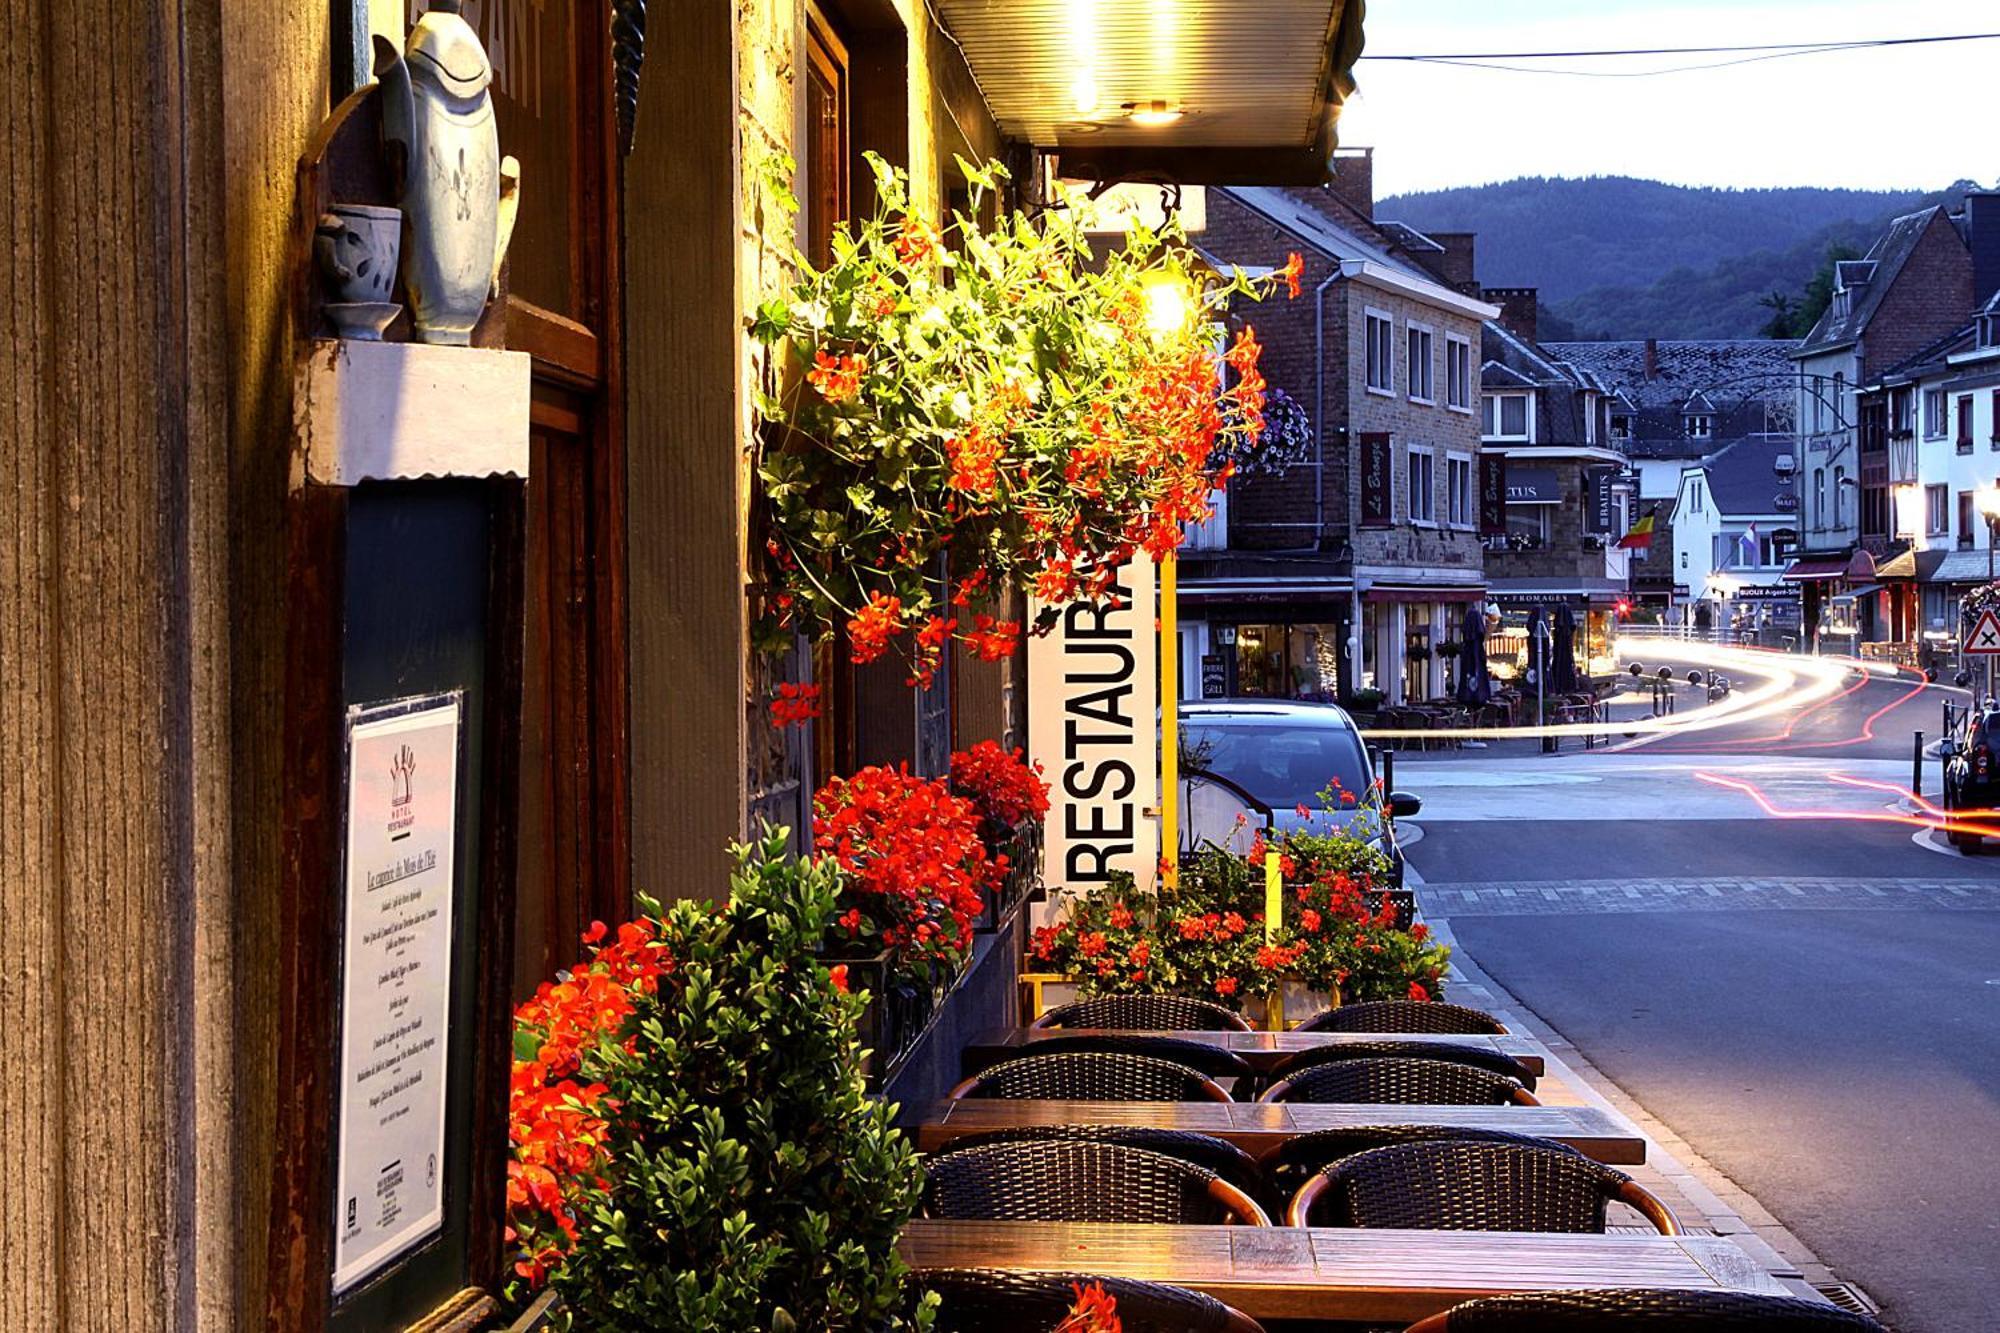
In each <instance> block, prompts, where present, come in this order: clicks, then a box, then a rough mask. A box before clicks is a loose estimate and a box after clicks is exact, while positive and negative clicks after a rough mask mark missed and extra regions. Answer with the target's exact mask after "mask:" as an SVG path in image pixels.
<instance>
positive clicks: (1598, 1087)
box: [1416, 884, 1879, 1318]
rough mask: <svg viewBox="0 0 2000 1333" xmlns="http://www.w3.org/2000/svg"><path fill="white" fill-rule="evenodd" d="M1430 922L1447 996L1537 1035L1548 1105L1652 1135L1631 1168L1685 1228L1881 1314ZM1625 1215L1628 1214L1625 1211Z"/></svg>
mask: <svg viewBox="0 0 2000 1333" xmlns="http://www.w3.org/2000/svg"><path fill="white" fill-rule="evenodd" d="M1416 889H1417V901H1418V904H1419V907H1420V908H1421V906H1422V905H1423V902H1424V888H1423V885H1422V884H1418V885H1417V886H1416ZM1424 920H1425V922H1426V924H1428V925H1429V926H1430V928H1431V932H1432V934H1433V936H1435V937H1436V938H1437V939H1438V940H1440V941H1441V942H1443V943H1445V944H1449V945H1450V946H1451V948H1452V963H1451V971H1450V981H1449V983H1448V985H1447V987H1446V991H1445V997H1446V998H1447V999H1449V1000H1451V1001H1453V1002H1454V1003H1458V1004H1466V1005H1470V1006H1472V1007H1473V1008H1476V1009H1484V1010H1486V1011H1487V1012H1489V1013H1491V1014H1493V1015H1494V1016H1495V1017H1497V1018H1498V1019H1499V1020H1500V1021H1501V1022H1503V1023H1505V1024H1506V1025H1507V1026H1508V1027H1509V1028H1510V1029H1512V1030H1513V1031H1515V1032H1522V1033H1526V1034H1528V1035H1530V1036H1532V1037H1534V1038H1535V1039H1536V1040H1537V1041H1539V1042H1541V1043H1542V1045H1543V1046H1545V1047H1546V1048H1547V1049H1548V1052H1549V1056H1548V1062H1547V1064H1548V1072H1547V1074H1546V1075H1545V1076H1544V1077H1543V1078H1542V1079H1541V1080H1540V1083H1539V1086H1538V1088H1537V1092H1536V1095H1537V1096H1539V1097H1540V1098H1541V1099H1542V1100H1543V1101H1544V1102H1547V1103H1549V1104H1551V1105H1571V1106H1574V1105H1584V1106H1597V1107H1601V1108H1603V1109H1606V1110H1609V1111H1611V1112H1613V1113H1615V1114H1617V1115H1620V1116H1623V1117H1624V1118H1625V1119H1626V1120H1629V1121H1630V1122H1631V1123H1632V1124H1633V1125H1634V1126H1636V1127H1637V1128H1638V1130H1639V1131H1640V1133H1642V1134H1644V1135H1645V1137H1646V1165H1644V1166H1635V1167H1629V1168H1626V1170H1627V1171H1628V1173H1629V1174H1630V1175H1631V1176H1632V1178H1633V1179H1635V1180H1637V1181H1638V1182H1639V1183H1640V1184H1641V1185H1644V1186H1645V1187H1646V1188H1647V1189H1649V1190H1651V1191H1653V1193H1655V1194H1657V1195H1659V1196H1660V1198H1661V1199H1663V1200H1665V1201H1666V1203H1667V1204H1668V1206H1669V1207H1671V1208H1672V1209H1673V1210H1674V1213H1675V1215H1676V1216H1678V1217H1679V1218H1680V1220H1681V1225H1682V1226H1683V1227H1684V1228H1686V1229H1687V1230H1689V1231H1692V1232H1710V1233H1713V1234H1716V1235H1721V1236H1728V1237H1730V1238H1731V1239H1732V1240H1734V1241H1735V1242H1736V1244H1737V1245H1738V1246H1739V1247H1741V1248H1742V1249H1743V1250H1744V1251H1745V1252H1747V1253H1748V1254H1749V1255H1750V1257H1751V1258H1752V1259H1753V1260H1755V1261H1756V1262H1757V1263H1758V1264H1759V1265H1760V1266H1761V1267H1763V1268H1764V1270H1765V1271H1766V1272H1768V1273H1770V1274H1771V1275H1772V1276H1773V1277H1775V1278H1777V1279H1778V1280H1779V1281H1780V1282H1782V1283H1784V1284H1785V1285H1786V1286H1787V1287H1790V1288H1792V1289H1793V1290H1794V1291H1796V1292H1797V1293H1798V1294H1799V1295H1801V1296H1807V1297H1815V1298H1820V1299H1828V1300H1832V1301H1833V1302H1834V1304H1836V1305H1841V1306H1845V1307H1846V1308H1849V1309H1859V1310H1862V1311H1864V1312H1865V1313H1868V1314H1870V1315H1876V1310H1875V1305H1874V1302H1873V1301H1871V1300H1869V1299H1868V1297H1867V1296H1866V1294H1865V1293H1862V1292H1861V1291H1860V1290H1859V1289H1858V1288H1855V1287H1852V1286H1849V1285H1847V1284H1845V1283H1843V1282H1841V1280H1840V1279H1839V1278H1838V1277H1836V1276H1835V1275H1834V1273H1833V1271H1832V1270H1831V1269H1829V1268H1827V1266H1826V1265H1825V1264H1823V1263H1821V1262H1820V1261H1819V1260H1818V1259H1817V1258H1816V1257H1815V1256H1814V1255H1813V1253H1812V1252H1811V1251H1810V1250H1808V1249H1807V1248H1806V1246H1805V1244H1804V1242H1802V1241H1801V1240H1799V1238H1798V1237H1797V1236H1794V1235H1793V1234H1792V1233H1791V1232H1790V1231H1788V1230H1787V1229H1786V1228H1785V1226H1784V1224H1782V1223H1781V1222H1779V1221H1778V1220H1777V1219H1776V1218H1775V1217H1773V1216H1771V1214H1770V1213H1769V1212H1768V1211H1766V1210H1765V1208H1764V1207H1763V1206H1762V1205H1761V1204H1759V1203H1758V1202H1757V1201H1756V1200H1755V1199H1753V1198H1751V1197H1750V1195H1748V1194H1746V1193H1744V1191H1743V1190H1742V1189H1740V1188H1739V1187H1738V1186H1737V1185H1736V1183H1735V1182H1734V1181H1732V1180H1730V1179H1729V1178H1728V1177H1727V1176H1725V1175H1723V1174H1722V1173H1721V1172H1720V1171H1718V1170H1716V1169H1715V1167H1714V1166H1712V1165H1711V1164H1709V1163H1708V1162H1707V1161H1705V1160H1704V1159H1703V1158H1702V1157H1701V1156H1700V1154H1698V1153H1696V1152H1695V1151H1694V1149H1693V1148H1691V1147H1689V1146H1688V1144H1687V1143H1686V1142H1685V1141H1683V1140H1682V1139H1681V1138H1680V1137H1679V1136H1678V1135H1676V1134H1675V1133H1674V1132H1673V1131H1672V1130H1671V1129H1669V1128H1667V1127H1666V1126H1665V1125H1663V1124H1661V1123H1660V1122H1659V1121H1658V1120H1656V1119H1654V1118H1653V1117H1652V1116H1651V1115H1649V1114H1648V1113H1647V1112H1646V1109H1645V1108H1644V1107H1642V1106H1640V1105H1639V1104H1638V1103H1637V1102H1635V1101H1633V1100H1632V1099H1631V1098H1630V1097H1628V1096H1626V1095H1625V1093H1624V1092H1623V1091H1622V1090H1620V1089H1619V1088H1618V1087H1617V1086H1616V1085H1615V1084H1613V1083H1612V1082H1611V1081H1610V1080H1609V1079H1607V1078H1606V1077H1605V1076H1604V1075H1603V1074H1602V1073H1600V1072H1599V1071H1598V1070H1597V1069H1596V1068H1594V1067H1593V1066H1592V1065H1591V1063H1590V1062H1589V1060H1588V1059H1586V1058H1585V1057H1584V1055H1583V1053H1582V1052H1581V1051H1578V1050H1577V1049H1576V1048H1575V1047H1574V1046H1572V1045H1571V1044H1570V1043H1569V1042H1568V1041H1567V1040H1566V1039H1565V1038H1564V1037H1563V1035H1562V1034H1561V1033H1559V1032H1557V1031H1555V1030H1554V1029H1553V1028H1551V1027H1549V1026H1548V1025H1547V1024H1546V1023H1544V1022H1543V1021H1542V1020H1541V1018H1540V1017H1539V1016H1538V1015H1536V1014H1535V1013H1534V1011H1532V1010H1530V1009H1529V1008H1528V1007H1527V1006H1526V1005H1524V1004H1522V1003H1521V1001H1520V1000H1519V999H1517V998H1516V997H1515V996H1514V995H1512V994H1511V993H1509V992H1508V991H1507V990H1506V988H1505V987H1503V986H1501V985H1500V984H1499V983H1498V982H1497V981H1495V980H1494V979H1493V978H1492V977H1490V976H1488V975H1487V974H1486V973H1485V972H1483V971H1481V970H1480V968H1479V965H1478V963H1477V962H1475V961H1474V960H1473V959H1472V958H1470V957H1469V956H1468V955H1467V954H1466V953H1465V952H1464V949H1463V946H1462V945H1460V944H1459V942H1458V939H1457V937H1456V935H1454V933H1453V932H1452V928H1451V920H1450V918H1448V917H1433V916H1429V915H1426V916H1425V917H1424ZM1621 1212H1627V1213H1628V1215H1624V1216H1621V1215H1620V1214H1621ZM1627 1226H1632V1227H1634V1228H1635V1229H1638V1230H1650V1228H1648V1227H1646V1226H1645V1225H1644V1223H1643V1222H1642V1221H1641V1220H1640V1218H1639V1217H1638V1215H1637V1214H1636V1213H1629V1211H1628V1210H1622V1208H1621V1209H1617V1210H1614V1212H1613V1215H1612V1228H1613V1229H1614V1230H1622V1229H1624V1228H1625V1227H1627ZM1876 1317H1877V1318H1879V1315H1876Z"/></svg>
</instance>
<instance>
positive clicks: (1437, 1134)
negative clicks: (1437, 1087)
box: [1257, 1125, 1582, 1212]
mask: <svg viewBox="0 0 2000 1333" xmlns="http://www.w3.org/2000/svg"><path fill="white" fill-rule="evenodd" d="M1431 1139H1458V1140H1461V1141H1467V1142H1473V1143H1517V1144H1520V1145H1522V1146H1523V1147H1530V1148H1553V1149H1555V1150H1556V1151H1558V1152H1566V1153H1575V1152H1576V1149H1574V1148H1572V1147H1570V1146H1569V1145H1568V1144H1567V1143H1558V1142H1556V1141H1555V1140H1554V1139H1541V1138H1536V1137H1535V1136H1534V1135H1532V1134H1516V1133H1514V1132H1513V1131H1511V1130H1505V1129H1459V1128H1457V1127H1455V1126H1451V1125H1351V1126H1345V1127H1343V1128H1340V1129H1316V1130H1313V1131H1311V1132H1310V1133H1306V1134H1294V1135H1293V1136H1292V1137H1290V1138H1288V1139H1285V1140H1283V1141H1282V1142H1280V1143H1279V1144H1278V1146H1277V1147H1275V1148H1273V1149H1271V1150H1270V1151H1269V1152H1267V1153H1265V1154H1264V1156H1263V1157H1262V1158H1260V1159H1259V1160H1258V1162H1257V1169H1258V1170H1259V1171H1261V1172H1262V1173H1263V1177H1264V1184H1265V1191H1266V1194H1267V1196H1274V1197H1276V1198H1280V1199H1284V1200H1286V1201H1287V1202H1288V1203H1289V1200H1290V1199H1291V1198H1292V1196H1294V1195H1296V1194H1297V1193H1298V1192H1299V1188H1300V1187H1301V1186H1303V1185H1304V1184H1305V1183H1306V1182H1307V1181H1308V1180H1311V1179H1312V1178H1313V1177H1314V1176H1316V1175H1318V1174H1319V1173H1320V1171H1321V1170H1322V1169H1323V1168H1325V1167H1327V1166H1330V1165H1332V1164H1333V1163H1335V1162H1338V1161H1339V1160H1340V1159H1342V1158H1343V1157H1352V1156H1354V1155H1355V1154H1356V1153H1363V1152H1367V1151H1368V1150H1369V1149H1371V1148H1386V1147H1389V1146H1390V1145H1391V1144H1396V1143H1422V1142H1426V1141H1428V1140H1431ZM1577 1155H1578V1156H1582V1154H1581V1153H1578V1154H1577ZM1278 1211H1279V1212H1283V1211H1284V1207H1283V1206H1281V1207H1280V1208H1279V1210H1278Z"/></svg>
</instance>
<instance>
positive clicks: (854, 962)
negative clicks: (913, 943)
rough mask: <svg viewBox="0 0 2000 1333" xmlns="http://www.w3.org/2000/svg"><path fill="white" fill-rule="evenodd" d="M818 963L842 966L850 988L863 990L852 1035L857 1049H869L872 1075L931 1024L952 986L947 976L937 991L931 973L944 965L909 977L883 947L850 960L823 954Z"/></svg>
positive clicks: (928, 968) (868, 1064)
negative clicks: (864, 996) (863, 999)
mask: <svg viewBox="0 0 2000 1333" xmlns="http://www.w3.org/2000/svg"><path fill="white" fill-rule="evenodd" d="M823 961H824V962H825V963H826V965H827V966H828V967H834V966H844V967H846V969H847V987H848V989H849V990H852V991H867V992H868V1003H867V1005H866V1007H865V1008H864V1009H863V1010H862V1013H861V1026H860V1030H859V1032H858V1033H857V1034H856V1035H857V1036H858V1037H859V1038H860V1041H861V1045H862V1048H863V1049H864V1050H866V1051H868V1052H869V1055H868V1058H867V1061H866V1068H867V1071H868V1073H869V1075H870V1077H871V1078H872V1077H874V1076H875V1075H876V1074H878V1073H879V1072H880V1071H881V1070H883V1069H886V1068H888V1067H889V1065H891V1064H892V1063H894V1062H895V1061H896V1060H897V1059H898V1058H900V1057H901V1056H902V1054H903V1053H904V1052H905V1051H907V1050H909V1048H910V1047H911V1046H912V1045H913V1044H914V1043H915V1042H916V1040H917V1037H918V1036H919V1035H920V1034H921V1033H922V1032H923V1030H924V1025H925V1024H926V1023H928V1022H930V1017H931V1014H932V1013H933V1012H934V1011H935V1010H936V1008H937V1002H938V998H939V996H940V995H942V994H943V991H944V990H948V989H950V985H951V981H950V979H947V980H946V981H945V983H944V985H943V988H942V989H940V988H939V986H938V984H937V980H936V976H935V974H934V972H933V971H932V969H933V968H936V969H943V968H944V964H942V963H929V964H926V965H925V970H924V973H923V975H922V976H921V978H918V977H912V976H909V975H907V974H906V973H905V972H903V971H902V970H900V969H899V968H898V966H897V963H896V958H895V955H894V954H893V953H892V952H891V951H890V950H888V949H884V950H882V951H881V952H880V953H876V954H870V955H868V956H866V957H855V958H842V957H839V956H837V955H833V954H828V955H825V956H824V958H823Z"/></svg>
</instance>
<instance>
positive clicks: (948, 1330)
mask: <svg viewBox="0 0 2000 1333" xmlns="http://www.w3.org/2000/svg"><path fill="white" fill-rule="evenodd" d="M1093 1282H1094V1283H1099V1284H1102V1286H1103V1288H1104V1290H1105V1292H1106V1294H1108V1295H1109V1296H1110V1297H1111V1298H1112V1299H1113V1300H1114V1301H1116V1302H1117V1303H1118V1321H1119V1323H1120V1324H1121V1325H1122V1326H1123V1327H1124V1330H1125V1333H1263V1326H1262V1325H1260V1324H1259V1323H1257V1321H1256V1320H1254V1319H1252V1318H1250V1317H1249V1316H1248V1315H1245V1314H1242V1313H1240V1312H1238V1311H1236V1310H1234V1309H1231V1308H1230V1307H1229V1306H1227V1305H1224V1304H1223V1303H1222V1302H1221V1301H1218V1300H1216V1299H1215V1298H1214V1297H1213V1296H1205V1295H1203V1294H1202V1293H1200V1292H1197V1291H1188V1290H1186V1289H1185V1288H1182V1287H1168V1286H1163V1285H1161V1284H1160V1283H1157V1282H1138V1281H1134V1280H1133V1279H1131V1278H1117V1277H1091V1276H1089V1275H1088V1274H1083V1273H1029V1272H1014V1271H1009V1270H1004V1269H988V1268H934V1269H928V1270H925V1271H922V1272H919V1273H917V1274H915V1275H914V1276H913V1277H912V1278H911V1281H910V1284H909V1285H910V1288H911V1290H912V1291H926V1290H928V1291H934V1292H936V1293H937V1294H938V1297H939V1300H940V1304H939V1306H938V1314H937V1333H1038V1331H1039V1330H1042V1329H1050V1328H1054V1327H1055V1326H1056V1325H1057V1324H1059V1323H1061V1322H1062V1320H1063V1316H1065V1315H1066V1314H1068V1313H1069V1309H1070V1306H1071V1305H1072V1304H1073V1303H1074V1302H1075V1301H1076V1296H1077V1289H1078V1288H1079V1287H1088V1286H1089V1285H1090V1284H1092V1283H1093Z"/></svg>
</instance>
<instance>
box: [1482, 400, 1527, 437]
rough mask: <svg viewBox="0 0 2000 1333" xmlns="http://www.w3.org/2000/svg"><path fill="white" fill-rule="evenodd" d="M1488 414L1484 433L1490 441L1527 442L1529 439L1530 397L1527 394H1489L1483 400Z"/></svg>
mask: <svg viewBox="0 0 2000 1333" xmlns="http://www.w3.org/2000/svg"><path fill="white" fill-rule="evenodd" d="M1481 402H1482V403H1483V405H1484V408H1485V412H1486V422H1485V428H1484V430H1483V431H1482V433H1483V434H1484V435H1485V437H1486V438H1487V439H1489V440H1525V439H1527V438H1528V395H1527V394H1525V393H1489V394H1487V395H1485V397H1484V398H1482V399H1481Z"/></svg>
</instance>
